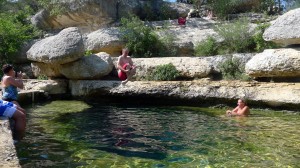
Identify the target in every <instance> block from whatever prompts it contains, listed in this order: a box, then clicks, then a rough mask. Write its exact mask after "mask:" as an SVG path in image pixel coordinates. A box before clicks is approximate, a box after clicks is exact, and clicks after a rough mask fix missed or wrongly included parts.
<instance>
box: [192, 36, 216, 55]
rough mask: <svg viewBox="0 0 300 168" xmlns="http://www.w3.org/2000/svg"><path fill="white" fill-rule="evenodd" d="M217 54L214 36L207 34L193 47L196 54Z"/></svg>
mask: <svg viewBox="0 0 300 168" xmlns="http://www.w3.org/2000/svg"><path fill="white" fill-rule="evenodd" d="M217 54H218V43H217V41H216V39H215V38H213V37H212V36H209V37H208V38H207V39H206V40H205V41H204V42H200V43H198V44H197V45H196V47H195V55H196V56H212V55H217Z"/></svg>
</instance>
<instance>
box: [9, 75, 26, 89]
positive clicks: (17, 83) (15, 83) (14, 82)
mask: <svg viewBox="0 0 300 168" xmlns="http://www.w3.org/2000/svg"><path fill="white" fill-rule="evenodd" d="M6 80H7V81H8V82H9V83H10V84H11V85H13V86H15V87H18V88H20V89H23V87H24V85H23V81H22V79H14V78H13V77H8V78H7V79H6Z"/></svg>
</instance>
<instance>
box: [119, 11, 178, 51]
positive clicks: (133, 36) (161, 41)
mask: <svg viewBox="0 0 300 168" xmlns="http://www.w3.org/2000/svg"><path fill="white" fill-rule="evenodd" d="M121 23H122V26H121V27H120V31H121V34H122V36H121V38H122V40H123V41H125V43H126V46H127V47H128V48H129V50H130V51H132V54H133V56H134V57H158V56H166V55H171V54H174V50H173V49H172V48H174V46H173V41H174V37H172V36H171V35H168V36H165V37H163V38H160V37H159V36H158V35H157V34H156V33H155V32H154V30H153V29H152V28H151V27H150V26H147V25H145V24H144V22H143V21H141V20H140V19H139V18H138V17H137V16H133V15H130V17H128V18H125V17H123V18H122V19H121Z"/></svg>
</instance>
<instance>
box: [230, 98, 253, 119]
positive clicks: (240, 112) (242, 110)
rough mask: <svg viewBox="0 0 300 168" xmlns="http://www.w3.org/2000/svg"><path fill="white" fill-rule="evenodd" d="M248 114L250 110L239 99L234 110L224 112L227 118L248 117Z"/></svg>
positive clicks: (242, 100) (243, 100) (243, 101)
mask: <svg viewBox="0 0 300 168" xmlns="http://www.w3.org/2000/svg"><path fill="white" fill-rule="evenodd" d="M249 114H250V109H249V107H248V106H247V103H246V101H245V99H239V100H238V102H237V107H236V108H234V109H233V110H227V111H226V115H227V116H248V115H249Z"/></svg>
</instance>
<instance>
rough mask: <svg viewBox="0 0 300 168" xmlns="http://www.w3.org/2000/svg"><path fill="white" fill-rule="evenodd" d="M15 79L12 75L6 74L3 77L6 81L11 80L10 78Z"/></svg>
mask: <svg viewBox="0 0 300 168" xmlns="http://www.w3.org/2000/svg"><path fill="white" fill-rule="evenodd" d="M12 79H13V77H11V76H4V77H3V78H2V80H3V81H4V82H5V81H9V80H12Z"/></svg>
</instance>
